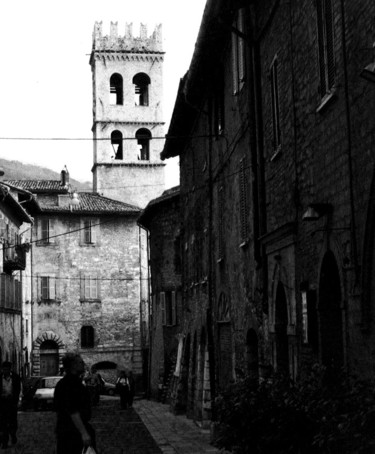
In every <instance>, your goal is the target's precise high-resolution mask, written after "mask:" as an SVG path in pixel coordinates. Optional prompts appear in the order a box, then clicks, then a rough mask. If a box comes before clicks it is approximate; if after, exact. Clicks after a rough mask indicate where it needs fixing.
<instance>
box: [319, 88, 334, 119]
mask: <svg viewBox="0 0 375 454" xmlns="http://www.w3.org/2000/svg"><path fill="white" fill-rule="evenodd" d="M336 98H337V91H336V88H332V90H331V91H329V92H328V93H326V94H325V95H324V96H323V98H322V100H321V102H320V104H319V106H318V107H317V108H316V110H315V112H316V113H322V112H323V111H324V110H325V108H326V107H327V106H328V105H329V104H331V102H333V100H334V99H336Z"/></svg>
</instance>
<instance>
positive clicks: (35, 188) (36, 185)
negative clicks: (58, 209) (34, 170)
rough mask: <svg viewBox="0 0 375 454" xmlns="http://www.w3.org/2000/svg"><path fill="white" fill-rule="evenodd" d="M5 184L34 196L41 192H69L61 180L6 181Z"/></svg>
mask: <svg viewBox="0 0 375 454" xmlns="http://www.w3.org/2000/svg"><path fill="white" fill-rule="evenodd" d="M4 183H7V184H10V185H12V186H16V187H18V188H20V189H25V190H27V191H30V192H32V193H34V194H38V193H41V192H43V193H54V194H57V193H59V194H66V193H67V192H68V187H67V186H63V185H62V184H61V181H60V180H6V181H4Z"/></svg>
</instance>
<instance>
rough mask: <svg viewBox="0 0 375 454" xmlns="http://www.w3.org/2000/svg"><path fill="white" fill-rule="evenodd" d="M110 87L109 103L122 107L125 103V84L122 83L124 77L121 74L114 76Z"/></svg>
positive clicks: (110, 81)
mask: <svg viewBox="0 0 375 454" xmlns="http://www.w3.org/2000/svg"><path fill="white" fill-rule="evenodd" d="M109 86H110V97H109V102H110V104H113V105H122V103H123V101H122V99H123V95H122V93H123V89H122V87H123V83H122V76H121V75H120V74H117V73H115V74H112V76H111V78H110V80H109Z"/></svg>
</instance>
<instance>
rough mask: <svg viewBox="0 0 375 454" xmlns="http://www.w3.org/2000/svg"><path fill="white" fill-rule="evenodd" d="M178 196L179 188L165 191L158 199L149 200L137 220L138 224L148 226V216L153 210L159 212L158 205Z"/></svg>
mask: <svg viewBox="0 0 375 454" xmlns="http://www.w3.org/2000/svg"><path fill="white" fill-rule="evenodd" d="M179 196H180V186H174V187H173V188H170V189H167V190H165V191H164V192H163V193H162V195H161V196H160V197H157V198H156V199H153V200H151V201H150V202H149V203H148V205H147V206H146V208H145V209H144V210H143V211H142V213H141V215H140V216H139V218H138V223H139V224H141V225H144V226H147V225H148V222H149V219H150V216H151V215H152V213H153V212H155V210H160V204H162V203H164V202H167V201H169V200H172V199H174V198H177V197H179Z"/></svg>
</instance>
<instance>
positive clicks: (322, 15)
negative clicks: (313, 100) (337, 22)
mask: <svg viewBox="0 0 375 454" xmlns="http://www.w3.org/2000/svg"><path fill="white" fill-rule="evenodd" d="M316 12H317V35H318V36H317V39H318V68H319V92H320V96H321V98H322V100H324V99H326V98H327V97H331V96H332V93H333V92H334V89H335V86H336V65H335V48H334V46H335V36H334V17H333V5H332V0H317V2H316Z"/></svg>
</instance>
